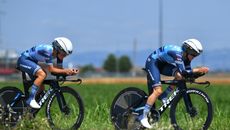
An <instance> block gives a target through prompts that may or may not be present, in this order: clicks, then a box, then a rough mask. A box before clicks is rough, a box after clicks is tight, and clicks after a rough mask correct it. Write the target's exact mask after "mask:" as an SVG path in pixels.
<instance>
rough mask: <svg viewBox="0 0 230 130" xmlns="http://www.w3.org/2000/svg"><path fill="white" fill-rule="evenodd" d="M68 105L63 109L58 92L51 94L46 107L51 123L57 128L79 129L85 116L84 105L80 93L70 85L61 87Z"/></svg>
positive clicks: (60, 129) (65, 129)
mask: <svg viewBox="0 0 230 130" xmlns="http://www.w3.org/2000/svg"><path fill="white" fill-rule="evenodd" d="M61 93H62V94H63V97H64V100H65V103H66V106H64V107H65V109H64V110H61V108H60V106H59V102H58V99H57V96H56V93H53V94H51V96H50V99H49V101H48V104H47V108H46V116H47V118H48V121H49V124H50V125H51V127H52V128H53V129H55V130H57V129H58V130H62V129H63V130H69V129H74V130H75V129H78V128H79V127H80V125H81V123H82V121H83V118H84V105H83V101H82V99H81V97H80V95H79V94H78V93H77V92H76V91H75V90H74V89H72V88H70V87H67V86H65V87H61Z"/></svg>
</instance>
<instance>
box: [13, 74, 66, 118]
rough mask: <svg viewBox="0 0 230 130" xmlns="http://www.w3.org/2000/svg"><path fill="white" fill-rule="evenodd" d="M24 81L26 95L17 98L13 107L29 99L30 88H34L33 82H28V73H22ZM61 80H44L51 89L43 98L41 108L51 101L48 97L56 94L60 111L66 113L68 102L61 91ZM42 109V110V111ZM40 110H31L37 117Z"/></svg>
mask: <svg viewBox="0 0 230 130" xmlns="http://www.w3.org/2000/svg"><path fill="white" fill-rule="evenodd" d="M22 80H23V87H24V94H25V95H21V94H20V93H19V94H18V95H17V96H16V97H15V99H14V100H13V101H12V103H11V105H10V106H11V107H13V106H14V104H15V103H16V102H17V101H19V100H21V99H23V100H25V99H28V97H29V88H30V87H31V86H32V84H33V80H28V79H27V77H26V73H25V72H22ZM58 81H60V80H55V79H49V80H44V82H43V84H47V85H49V86H50V88H49V89H48V90H47V92H46V93H45V94H44V95H43V96H42V98H41V99H40V100H39V102H38V104H39V105H40V106H41V108H42V107H43V105H44V104H45V102H46V101H47V100H48V99H49V98H48V97H49V96H50V95H51V94H52V93H55V94H56V96H57V101H58V104H59V107H60V110H61V111H62V112H63V111H65V107H66V102H65V99H64V97H63V94H62V92H61V91H60V86H59V82H58ZM41 108H40V109H41ZM40 109H33V108H31V111H30V112H31V113H32V114H33V116H36V114H37V113H38V112H39V110H40Z"/></svg>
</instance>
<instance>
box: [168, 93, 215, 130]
mask: <svg viewBox="0 0 230 130" xmlns="http://www.w3.org/2000/svg"><path fill="white" fill-rule="evenodd" d="M186 93H187V94H188V97H190V99H191V104H192V107H191V108H190V110H187V109H186V106H185V102H184V100H183V95H182V93H180V94H179V95H178V96H176V97H175V99H174V101H173V103H172V106H171V109H170V118H171V123H172V125H173V127H174V128H175V129H176V130H181V129H182V130H188V129H191V130H207V129H208V127H209V126H210V124H211V122H212V118H213V108H212V103H211V100H210V99H209V97H208V95H207V94H206V93H205V92H203V91H201V90H199V89H195V88H189V89H188V90H187V91H186Z"/></svg>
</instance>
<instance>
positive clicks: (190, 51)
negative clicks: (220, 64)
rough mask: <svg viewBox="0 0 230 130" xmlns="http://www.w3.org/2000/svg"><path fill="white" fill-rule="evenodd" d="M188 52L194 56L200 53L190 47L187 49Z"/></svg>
mask: <svg viewBox="0 0 230 130" xmlns="http://www.w3.org/2000/svg"><path fill="white" fill-rule="evenodd" d="M187 53H188V54H189V55H192V56H194V57H196V56H198V55H200V53H197V52H196V51H195V50H193V49H188V50H187Z"/></svg>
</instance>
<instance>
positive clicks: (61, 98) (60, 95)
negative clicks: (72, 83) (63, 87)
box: [56, 90, 68, 112]
mask: <svg viewBox="0 0 230 130" xmlns="http://www.w3.org/2000/svg"><path fill="white" fill-rule="evenodd" d="M56 96H57V101H58V105H59V108H60V110H61V111H62V112H68V108H67V105H66V101H65V98H64V96H63V93H62V92H61V91H60V90H59V92H57V93H56Z"/></svg>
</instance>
